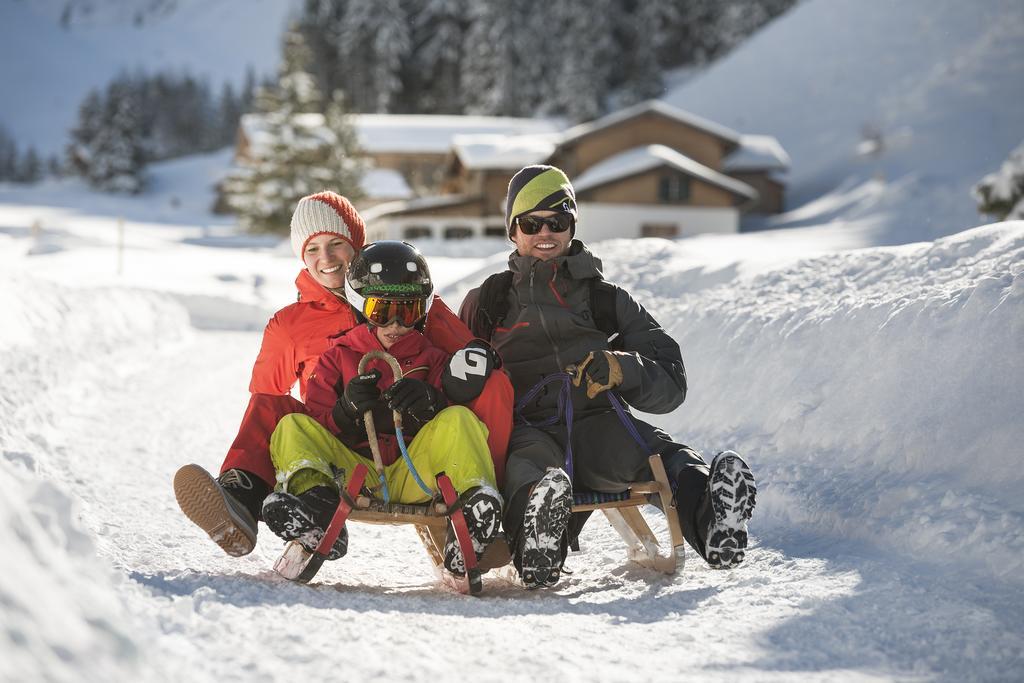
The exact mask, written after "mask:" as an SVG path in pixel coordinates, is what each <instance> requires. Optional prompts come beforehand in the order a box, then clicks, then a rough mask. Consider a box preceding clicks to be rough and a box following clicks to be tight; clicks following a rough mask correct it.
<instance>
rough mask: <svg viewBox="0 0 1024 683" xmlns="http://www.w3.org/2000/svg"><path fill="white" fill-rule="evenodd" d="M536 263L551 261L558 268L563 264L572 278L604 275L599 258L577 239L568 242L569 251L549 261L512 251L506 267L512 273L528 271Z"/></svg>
mask: <svg viewBox="0 0 1024 683" xmlns="http://www.w3.org/2000/svg"><path fill="white" fill-rule="evenodd" d="M537 263H553V264H555V266H556V267H559V268H560V267H562V266H563V265H564V266H565V268H566V269H567V270H568V271H569V275H570V276H571V277H572V278H573V279H574V280H584V279H586V278H591V277H600V278H603V277H604V274H603V273H602V272H601V268H602V264H601V259H599V258H598V257H596V256H594V254H593V253H591V251H590V250H589V249H587V245H586V244H584V243H583V242H582V241H581V240H577V239H574V240H572V241H571V242H570V243H569V252H568V253H567V254H565V255H564V256H559V257H557V258H553V259H551V260H550V261H542V260H541V259H539V258H537V257H536V256H521V255H520V254H519V252H518V251H513V252H512V253H511V254H510V255H509V257H508V267H509V270H511V271H512V272H513V273H520V274H524V273H528V272H530V269H531V268H533V267H534V266H535V264H537Z"/></svg>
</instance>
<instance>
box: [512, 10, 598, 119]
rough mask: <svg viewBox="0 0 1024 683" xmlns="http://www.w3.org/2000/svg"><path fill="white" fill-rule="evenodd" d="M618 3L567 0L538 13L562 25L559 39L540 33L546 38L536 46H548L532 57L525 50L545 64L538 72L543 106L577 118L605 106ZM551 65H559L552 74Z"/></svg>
mask: <svg viewBox="0 0 1024 683" xmlns="http://www.w3.org/2000/svg"><path fill="white" fill-rule="evenodd" d="M617 8H618V5H617V4H616V2H615V1H614V0H573V1H568V0H567V1H566V2H560V3H557V4H555V5H553V6H552V7H551V9H550V10H548V11H547V12H546V13H542V14H540V15H539V16H543V17H544V20H545V22H546V23H547V22H550V24H551V25H554V26H556V27H564V28H559V29H558V35H557V39H549V37H548V35H547V34H545V33H541V34H540V35H541V36H543V38H544V39H542V40H540V41H538V45H537V46H535V49H537V48H540V47H541V46H544V48H545V49H544V50H543V52H541V53H540V55H536V54H535V56H534V59H532V60H530V59H528V58H527V55H521V58H522V59H523V60H524V61H528V62H531V63H534V64H536V58H537V57H538V56H539V57H540V61H541V62H542V64H544V65H545V68H544V69H540V70H539V72H538V73H537V74H536V75H535V76H534V78H536V79H537V80H538V81H539V82H540V83H542V84H543V89H544V91H545V92H544V94H543V96H542V97H543V99H542V102H543V103H544V104H543V108H542V109H541V111H543V112H544V113H554V114H562V115H565V116H566V117H567V118H568V119H569V120H570V121H571V122H573V123H579V122H582V121H589V120H591V119H595V118H597V117H599V116H600V115H601V114H603V113H604V112H605V109H606V98H607V95H608V85H609V73H610V67H611V64H612V63H613V62H614V61H615V60H616V45H615V41H614V38H613V35H612V27H613V26H614V25H615V23H616V16H615V11H616V9H617ZM548 15H550V16H548ZM534 16H538V15H534ZM552 19H553V21H551V20H552ZM548 68H553V69H555V72H554V77H552V74H547V73H545V72H546V70H547V69H548Z"/></svg>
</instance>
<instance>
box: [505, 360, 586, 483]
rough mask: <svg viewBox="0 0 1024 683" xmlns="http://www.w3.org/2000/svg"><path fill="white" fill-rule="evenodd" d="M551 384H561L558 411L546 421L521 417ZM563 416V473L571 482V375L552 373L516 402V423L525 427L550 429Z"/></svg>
mask: <svg viewBox="0 0 1024 683" xmlns="http://www.w3.org/2000/svg"><path fill="white" fill-rule="evenodd" d="M552 382H561V383H562V386H561V387H560V388H559V390H558V410H557V411H556V412H555V414H554V415H552V416H551V417H549V418H548V419H546V420H543V421H541V422H530V421H529V420H527V419H526V418H525V417H523V409H524V408H525V407H526V404H527V403H529V402H530V401H531V400H532V399H533V397H534V396H536V395H537V394H538V393H539V392H540V390H541V389H543V388H544V387H546V386H547V385H549V384H551V383H552ZM563 414H564V415H565V429H566V447H565V472H566V474H568V475H569V481H572V375H570V374H569V373H568V372H553V373H551V374H550V375H548V376H547V377H543V378H542V379H541V380H540V381H539V382H537V383H536V384H534V385H533V387H531V389H530V390H529V391H528V392H526V395H525V396H523V397H522V398H521V399H519V400H518V401H516V422H517V423H518V424H521V425H526V426H527V427H550V426H551V425H553V424H557V423H558V421H559V420H560V419H561V417H562V415H563Z"/></svg>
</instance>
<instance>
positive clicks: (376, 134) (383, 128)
mask: <svg viewBox="0 0 1024 683" xmlns="http://www.w3.org/2000/svg"><path fill="white" fill-rule="evenodd" d="M297 120H298V121H299V124H300V125H301V126H302V127H304V128H309V129H315V128H323V129H324V130H325V131H326V130H327V128H326V126H325V123H324V116H323V114H299V115H298V117H297ZM350 121H351V122H352V126H353V127H354V128H355V131H356V137H357V138H358V140H359V145H360V147H362V149H363V150H364V151H365V152H368V153H370V154H374V153H383V152H405V153H417V152H418V153H427V154H445V153H447V152H448V151H450V150H451V147H452V141H453V139H454V138H455V137H456V136H457V135H490V136H495V137H504V136H528V135H541V136H544V135H551V134H552V133H556V132H558V131H559V130H561V129H562V127H563V123H562V122H561V121H560V120H558V119H524V118H514V117H510V116H437V115H427V114H423V115H419V114H353V115H352V116H351V117H350ZM240 125H241V127H242V130H243V131H244V132H245V135H246V137H247V138H248V140H249V144H250V145H251V147H252V153H253V155H254V156H260V154H259V152H260V151H261V150H262V149H264V148H265V147H266V146H267V145H268V144H270V143H271V142H272V138H271V136H270V134H269V132H268V131H267V129H266V116H265V115H263V114H246V115H244V116H243V117H242V120H241V124H240Z"/></svg>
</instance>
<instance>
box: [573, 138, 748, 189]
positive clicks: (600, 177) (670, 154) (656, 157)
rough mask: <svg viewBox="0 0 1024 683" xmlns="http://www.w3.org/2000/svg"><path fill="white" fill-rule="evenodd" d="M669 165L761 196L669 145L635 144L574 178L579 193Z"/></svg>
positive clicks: (724, 185)
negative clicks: (638, 145) (636, 145)
mask: <svg viewBox="0 0 1024 683" xmlns="http://www.w3.org/2000/svg"><path fill="white" fill-rule="evenodd" d="M662 166H669V167H671V168H674V169H676V170H678V171H681V172H683V173H685V174H687V175H689V176H692V177H694V178H699V179H700V180H703V181H704V182H706V183H709V184H711V185H715V186H717V187H720V188H722V189H723V190H726V191H728V192H732V193H733V194H735V195H738V196H740V197H743V198H745V199H757V196H758V195H757V190H755V189H754V188H752V187H751V186H750V185H747V184H746V183H744V182H741V181H739V180H736V179H735V178H730V177H729V176H727V175H725V174H722V173H719V172H718V171H716V170H714V169H711V168H708V167H707V166H705V165H704V164H701V163H699V162H696V161H694V160H693V159H691V158H690V157H688V156H686V155H684V154H680V153H679V152H677V151H675V150H674V149H672V148H671V147H666V146H665V145H645V146H643V147H634V148H633V149H629V150H626V151H625V152H621V153H619V154H615V155H613V156H611V157H608V158H607V159H605V160H604V161H601V162H599V163H597V164H594V165H593V166H591V167H590V168H588V169H587V170H586V171H584V172H583V173H582V174H580V175H579V176H577V178H576V180H575V181H573V187H574V188H575V189H576V192H577V194H578V193H580V192H583V191H585V190H590V189H593V188H595V187H600V186H601V185H606V184H608V183H611V182H614V181H616V180H621V179H623V178H629V177H631V176H634V175H637V174H640V173H644V172H645V171H650V170H652V169H655V168H660V167H662Z"/></svg>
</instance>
